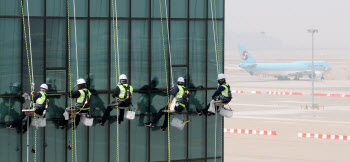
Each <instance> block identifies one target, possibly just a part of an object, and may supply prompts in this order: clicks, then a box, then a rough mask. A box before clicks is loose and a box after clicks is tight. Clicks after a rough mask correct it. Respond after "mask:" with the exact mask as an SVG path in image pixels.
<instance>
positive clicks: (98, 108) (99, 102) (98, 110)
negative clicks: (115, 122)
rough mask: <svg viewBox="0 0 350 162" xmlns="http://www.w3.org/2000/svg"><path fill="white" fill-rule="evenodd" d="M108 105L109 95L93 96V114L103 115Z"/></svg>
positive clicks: (91, 107) (91, 106)
mask: <svg viewBox="0 0 350 162" xmlns="http://www.w3.org/2000/svg"><path fill="white" fill-rule="evenodd" d="M107 106H108V95H107V94H99V95H92V96H91V105H90V109H91V112H90V113H92V112H94V113H93V116H103V114H104V113H105V111H106V109H107ZM112 112H113V111H112Z"/></svg>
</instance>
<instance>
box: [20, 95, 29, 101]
mask: <svg viewBox="0 0 350 162" xmlns="http://www.w3.org/2000/svg"><path fill="white" fill-rule="evenodd" d="M22 97H23V98H24V99H25V100H28V101H30V96H29V94H28V93H23V95H22Z"/></svg>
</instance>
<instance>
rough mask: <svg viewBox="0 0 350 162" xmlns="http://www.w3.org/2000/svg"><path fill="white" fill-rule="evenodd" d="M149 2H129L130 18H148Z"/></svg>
mask: <svg viewBox="0 0 350 162" xmlns="http://www.w3.org/2000/svg"><path fill="white" fill-rule="evenodd" d="M149 9H150V8H149V1H145V0H131V17H149Z"/></svg>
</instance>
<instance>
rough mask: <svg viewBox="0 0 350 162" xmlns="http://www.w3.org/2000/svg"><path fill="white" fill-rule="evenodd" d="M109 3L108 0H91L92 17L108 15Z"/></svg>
mask: <svg viewBox="0 0 350 162" xmlns="http://www.w3.org/2000/svg"><path fill="white" fill-rule="evenodd" d="M108 3H109V1H108V0H90V17H108V16H109V13H108V12H109V11H108V7H109V6H108ZM111 13H112V12H111Z"/></svg>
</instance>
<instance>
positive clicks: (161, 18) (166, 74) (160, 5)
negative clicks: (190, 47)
mask: <svg viewBox="0 0 350 162" xmlns="http://www.w3.org/2000/svg"><path fill="white" fill-rule="evenodd" d="M159 12H160V24H161V26H162V39H163V41H162V43H163V51H164V64H165V66H164V70H165V80H166V93H167V97H168V103H169V102H170V98H169V86H168V85H169V84H168V72H167V63H166V54H165V43H164V40H165V39H164V29H163V28H164V27H163V13H162V2H161V0H159ZM168 43H169V42H168ZM168 161H169V162H170V107H169V106H168Z"/></svg>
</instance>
